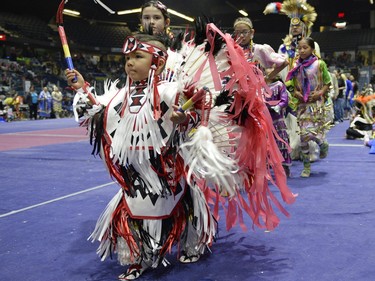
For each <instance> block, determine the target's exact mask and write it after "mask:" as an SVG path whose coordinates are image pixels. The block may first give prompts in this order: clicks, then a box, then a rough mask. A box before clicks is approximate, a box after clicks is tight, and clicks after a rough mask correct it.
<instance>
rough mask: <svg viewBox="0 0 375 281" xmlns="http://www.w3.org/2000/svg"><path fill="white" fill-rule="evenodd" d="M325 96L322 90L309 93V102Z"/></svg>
mask: <svg viewBox="0 0 375 281" xmlns="http://www.w3.org/2000/svg"><path fill="white" fill-rule="evenodd" d="M322 96H323V92H322V91H313V92H311V93H310V95H309V102H314V101H317V100H319V99H320V98H321V97H322Z"/></svg>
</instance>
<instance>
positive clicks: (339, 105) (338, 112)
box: [334, 69, 346, 124]
mask: <svg viewBox="0 0 375 281" xmlns="http://www.w3.org/2000/svg"><path fill="white" fill-rule="evenodd" d="M334 73H335V74H336V78H337V85H338V91H339V93H338V95H337V98H336V100H335V101H334V109H335V124H338V123H339V122H343V121H344V106H345V87H346V85H345V80H346V77H345V75H344V74H343V73H341V70H340V69H338V70H335V71H334Z"/></svg>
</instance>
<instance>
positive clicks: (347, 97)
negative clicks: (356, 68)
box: [344, 74, 353, 120]
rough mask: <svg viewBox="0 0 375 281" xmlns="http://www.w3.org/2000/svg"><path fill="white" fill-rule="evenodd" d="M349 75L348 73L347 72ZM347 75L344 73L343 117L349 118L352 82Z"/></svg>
mask: <svg viewBox="0 0 375 281" xmlns="http://www.w3.org/2000/svg"><path fill="white" fill-rule="evenodd" d="M349 75H350V74H349ZM349 75H345V76H346V79H345V105H344V119H346V120H349V117H350V115H351V109H352V106H351V105H350V99H353V84H352V81H351V80H350V79H349Z"/></svg>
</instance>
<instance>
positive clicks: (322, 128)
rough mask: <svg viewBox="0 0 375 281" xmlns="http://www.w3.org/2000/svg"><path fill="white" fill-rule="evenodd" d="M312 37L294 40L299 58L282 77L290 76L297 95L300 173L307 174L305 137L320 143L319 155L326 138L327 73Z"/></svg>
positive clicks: (325, 150) (324, 152)
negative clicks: (300, 156)
mask: <svg viewBox="0 0 375 281" xmlns="http://www.w3.org/2000/svg"><path fill="white" fill-rule="evenodd" d="M314 48H315V44H314V40H313V39H312V38H311V37H305V38H302V39H301V40H300V41H299V43H298V54H299V58H298V59H297V61H296V62H295V64H294V67H293V69H292V70H291V71H289V73H288V75H287V78H286V80H287V81H289V80H291V81H292V83H293V87H294V92H293V96H294V97H295V98H297V99H298V106H297V121H298V125H299V127H300V140H301V151H302V160H303V167H304V168H303V170H302V173H301V177H309V176H310V173H311V167H310V157H309V141H310V140H313V141H315V142H316V143H317V144H318V145H319V146H320V155H319V156H320V158H325V157H326V156H327V153H328V142H327V141H326V135H325V133H326V131H327V130H328V129H329V123H328V124H327V122H326V120H327V116H326V115H327V110H326V107H325V101H326V99H327V94H328V89H329V85H330V84H331V78H330V74H329V72H328V69H327V65H326V64H325V62H324V61H323V60H321V59H318V57H316V56H315V54H314Z"/></svg>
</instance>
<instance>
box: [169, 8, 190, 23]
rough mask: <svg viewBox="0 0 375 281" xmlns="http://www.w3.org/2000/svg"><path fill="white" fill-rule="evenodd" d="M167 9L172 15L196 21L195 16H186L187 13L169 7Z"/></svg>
mask: <svg viewBox="0 0 375 281" xmlns="http://www.w3.org/2000/svg"><path fill="white" fill-rule="evenodd" d="M167 11H168V13H170V14H172V15H175V16H177V17H180V18H182V19H185V20H187V21H191V22H193V21H194V19H193V18H191V17H188V16H186V15H184V14H181V13H179V12H177V11H175V10H172V9H168V10H167Z"/></svg>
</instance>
